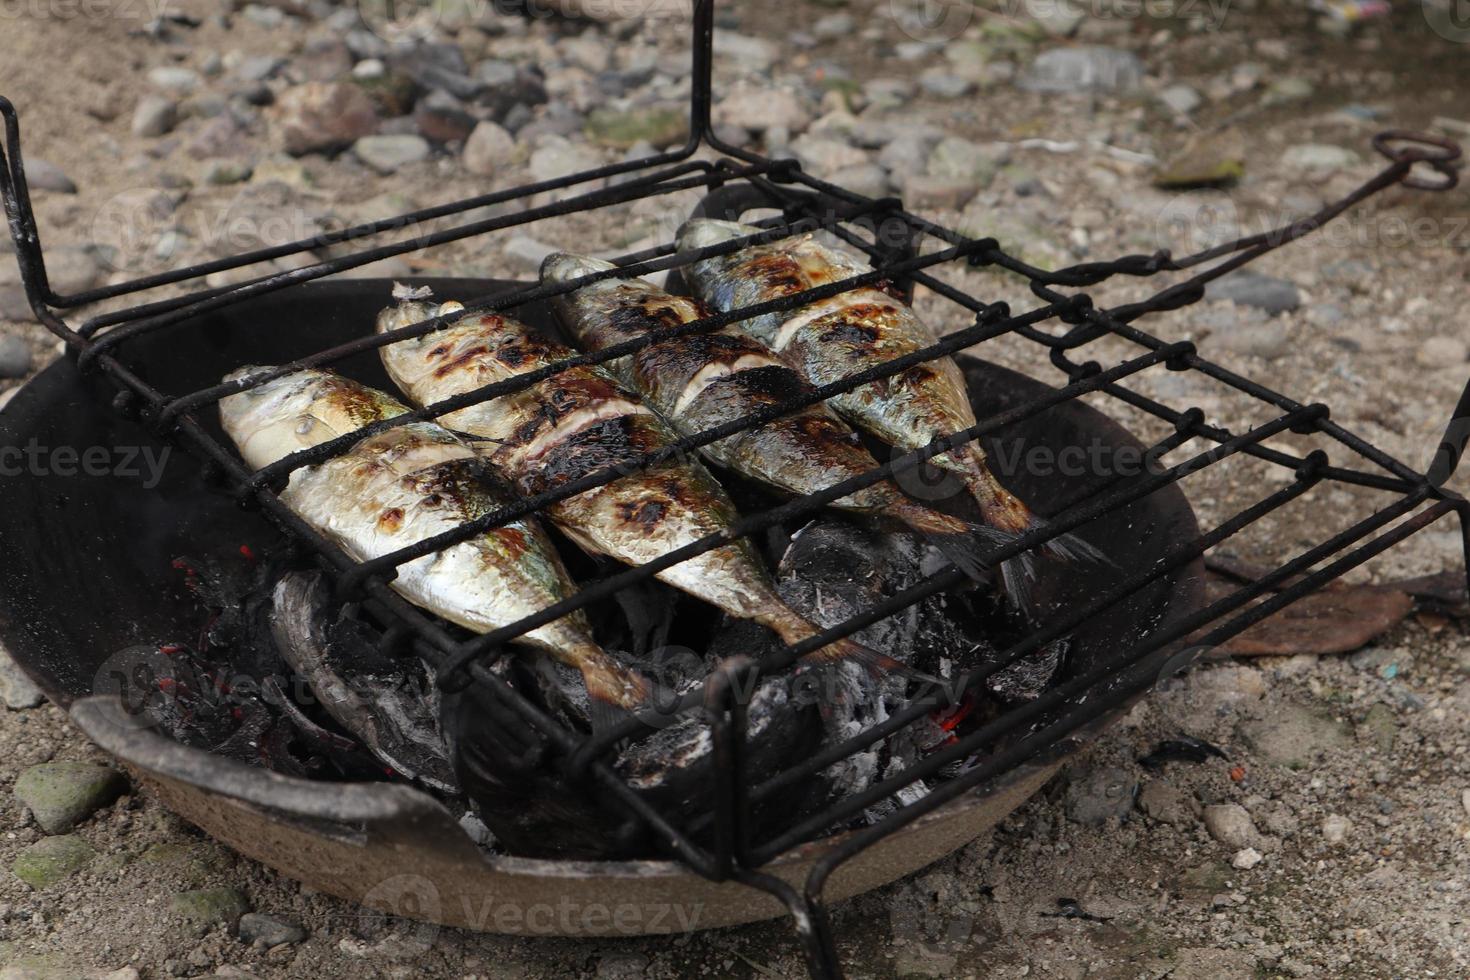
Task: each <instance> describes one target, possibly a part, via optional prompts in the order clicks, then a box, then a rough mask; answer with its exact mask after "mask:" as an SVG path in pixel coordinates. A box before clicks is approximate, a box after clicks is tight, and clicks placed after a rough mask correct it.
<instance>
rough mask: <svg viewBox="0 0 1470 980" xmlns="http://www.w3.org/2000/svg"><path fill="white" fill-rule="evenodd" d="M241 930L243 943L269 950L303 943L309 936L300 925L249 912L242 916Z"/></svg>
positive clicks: (288, 920)
mask: <svg viewBox="0 0 1470 980" xmlns="http://www.w3.org/2000/svg"><path fill="white" fill-rule="evenodd" d="M239 929H240V941H241V942H242V943H249V944H251V945H255V946H264V947H266V948H267V949H270V948H273V947H275V946H285V945H289V944H292V943H299V942H302V941H303V940H305V939H306V935H307V933H306V930H305V929H303V928H302V927H301V925H300V924H299V923H296V922H292V921H291V920H290V919H282V918H278V917H277V916H274V915H266V914H264V913H262V912H247V913H245V914H244V915H242V916H240V926H239Z"/></svg>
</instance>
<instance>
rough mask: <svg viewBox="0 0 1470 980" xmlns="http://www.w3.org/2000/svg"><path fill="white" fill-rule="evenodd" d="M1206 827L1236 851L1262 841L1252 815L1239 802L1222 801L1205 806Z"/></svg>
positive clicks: (1216, 837) (1217, 838) (1212, 835)
mask: <svg viewBox="0 0 1470 980" xmlns="http://www.w3.org/2000/svg"><path fill="white" fill-rule="evenodd" d="M1205 829H1206V830H1208V831H1209V832H1210V836H1211V837H1213V838H1215V840H1217V841H1219V842H1220V843H1222V844H1224V845H1225V846H1226V847H1228V848H1230V849H1231V850H1234V851H1239V850H1241V849H1243V848H1247V847H1254V846H1255V845H1256V844H1259V843H1260V842H1261V833H1260V831H1258V830H1256V825H1255V823H1254V822H1253V821H1252V820H1251V815H1250V814H1249V813H1247V812H1246V809H1245V807H1243V806H1241V805H1240V804H1238V803H1220V804H1217V805H1215V806H1207V807H1205Z"/></svg>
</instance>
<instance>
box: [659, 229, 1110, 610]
mask: <svg viewBox="0 0 1470 980" xmlns="http://www.w3.org/2000/svg"><path fill="white" fill-rule="evenodd" d="M760 231H761V229H759V228H756V227H753V226H751V225H743V224H739V223H736V222H732V221H717V220H713V219H708V218H697V219H694V220H692V221H689V222H687V223H686V224H685V225H684V226H683V227H682V228H681V229H680V230H679V235H678V247H679V249H680V250H681V251H688V250H694V249H700V248H707V247H709V246H711V245H717V244H720V243H721V242H726V241H729V240H731V239H734V238H743V237H745V236H747V235H753V234H757V233H759V232H760ZM683 271H684V275H685V279H686V280H687V281H688V282H689V284H690V285H691V287H693V289H694V291H695V292H696V294H697V295H698V296H699V297H700V298H701V299H703V300H704V301H705V302H707V303H708V304H710V305H711V306H712V307H714V308H716V309H718V310H721V311H729V310H734V309H738V308H740V307H744V306H750V305H752V304H755V303H761V302H765V301H768V300H772V299H776V298H779V297H781V296H789V295H792V294H794V293H799V292H802V291H804V290H807V289H812V288H815V287H818V286H823V285H827V284H829V283H833V282H837V281H839V280H842V279H848V278H851V277H853V276H856V275H861V274H862V273H865V272H869V271H871V270H870V269H869V268H868V267H867V266H865V265H864V264H863V263H862V262H861V261H860V260H859V259H858V258H857V257H855V256H853V255H850V254H846V253H844V252H842V251H839V250H838V249H835V248H831V247H829V246H827V245H824V244H823V243H822V242H820V241H818V240H817V239H816V238H815V237H813V236H812V235H797V236H793V237H791V238H786V239H782V240H780V241H777V242H772V243H770V244H765V245H758V246H754V247H751V248H746V249H742V250H739V251H736V252H732V253H730V254H728V255H720V256H714V257H711V258H707V259H702V260H700V261H697V262H694V263H692V264H690V265H688V266H686V267H684V270H683ZM738 325H739V327H740V328H741V329H743V330H744V331H746V332H747V333H749V334H751V335H752V336H754V337H755V338H757V339H758V340H760V341H762V342H763V343H766V344H768V345H770V347H771V348H772V349H774V350H775V351H776V352H778V353H779V354H781V355H782V356H783V357H784V358H785V359H786V361H787V362H788V363H789V364H790V365H791V366H792V367H794V368H796V369H797V370H798V371H800V372H802V374H804V375H805V376H806V378H807V380H809V381H810V382H812V383H813V384H816V385H825V384H830V383H832V382H835V381H840V380H842V379H843V378H845V377H846V376H848V375H850V374H853V373H856V372H858V371H862V370H865V369H867V368H871V367H875V366H877V365H880V364H883V363H885V362H887V361H891V360H893V359H894V358H897V357H902V356H904V355H906V354H911V353H913V352H914V351H918V350H921V349H923V348H925V347H928V346H930V345H932V344H933V343H934V342H935V336H934V334H933V333H932V332H931V331H930V329H929V328H928V326H927V325H926V324H925V323H924V322H923V321H922V320H920V319H919V318H918V316H917V315H916V314H915V313H914V311H913V310H912V309H910V308H909V306H908V305H907V304H905V303H903V302H902V301H901V300H898V299H895V298H894V297H893V296H890V295H889V294H888V293H886V292H884V291H883V290H881V289H877V288H874V287H864V288H860V289H851V290H848V291H846V292H843V293H839V294H838V295H836V296H833V297H831V298H829V299H825V300H819V301H818V302H815V303H812V304H809V305H807V306H804V307H801V308H799V309H797V310H795V311H793V312H784V313H780V312H773V313H767V314H763V315H761V316H757V317H752V318H750V319H748V320H742V321H739V324H738ZM830 403H831V405H832V407H833V408H835V409H836V410H837V412H838V413H839V414H841V415H842V416H843V417H845V418H846V419H848V420H849V421H850V422H852V423H853V424H854V425H856V426H858V427H859V428H862V429H864V430H866V431H868V432H870V433H872V434H873V435H875V436H877V437H878V438H879V439H882V440H883V441H884V442H887V443H889V444H890V445H893V446H897V447H899V448H901V449H905V450H913V449H921V448H923V447H924V446H927V445H928V444H929V443H931V442H933V441H934V440H935V439H937V438H939V437H941V436H947V435H950V434H952V433H955V432H958V431H960V430H962V429H967V428H970V427H971V426H973V425H975V411H974V409H973V408H972V407H971V405H970V399H969V397H968V395H967V393H966V389H965V379H964V376H963V375H962V374H961V373H960V369H959V365H958V364H956V363H955V362H954V360H953V359H952V358H949V357H941V358H936V359H934V360H930V361H926V362H924V363H922V364H917V365H914V366H913V367H910V368H908V369H906V370H904V371H903V372H901V373H899V374H897V375H894V376H892V377H889V378H885V379H883V380H880V381H875V382H872V383H870V384H866V385H862V386H860V387H858V388H855V389H853V390H852V391H849V392H846V393H844V394H841V395H836V396H834V397H833V398H832V399H830ZM929 462H930V463H931V464H932V465H934V466H936V467H938V468H940V469H943V470H947V471H950V472H953V473H955V474H957V475H958V476H959V477H960V478H961V479H963V480H964V483H965V486H966V488H967V489H968V490H969V492H970V494H971V495H972V496H973V497H974V498H975V501H976V503H978V504H979V505H980V512H981V514H982V515H983V517H984V519H985V522H986V523H987V524H989V525H990V526H991V527H992V528H993V529H995V530H996V531H997V532H1000V533H1001V534H1004V535H1006V536H1014V535H1018V534H1021V533H1023V532H1025V531H1027V530H1030V529H1031V528H1033V527H1036V526H1037V525H1038V524H1039V521H1038V519H1037V518H1036V517H1034V516H1033V515H1032V514H1031V511H1030V510H1029V509H1028V508H1027V507H1026V505H1025V504H1024V503H1022V502H1021V500H1019V499H1018V498H1017V497H1016V496H1015V495H1014V494H1012V493H1011V492H1010V491H1009V490H1007V489H1006V488H1005V487H1003V486H1001V484H1000V482H999V481H998V480H996V478H995V476H994V475H993V474H992V473H991V472H990V467H989V464H988V461H987V460H986V457H985V451H984V450H983V449H981V447H980V445H979V443H978V442H976V441H974V440H971V441H970V442H968V443H966V444H965V445H963V446H961V447H959V448H957V449H954V450H952V451H950V452H947V453H941V454H939V455H937V456H934V457H932V458H931V459H930V461H929ZM1048 550H1049V551H1050V552H1051V553H1053V554H1055V555H1057V556H1058V557H1063V558H1075V557H1080V556H1083V555H1087V556H1090V555H1091V552H1090V547H1089V546H1087V545H1085V544H1083V543H1081V542H1079V541H1077V539H1075V538H1067V537H1063V538H1058V539H1054V540H1053V541H1052V542H1049V544H1048ZM1002 573H1003V578H1004V580H1005V586H1006V591H1007V593H1008V594H1009V595H1010V597H1011V599H1012V600H1013V601H1014V602H1015V604H1016V605H1018V606H1019V607H1020V608H1022V609H1026V608H1028V607H1029V599H1028V593H1029V587H1030V583H1031V580H1032V578H1033V572H1032V569H1031V568H1030V567H1029V564H1028V562H1027V561H1026V556H1021V558H1020V560H1016V559H1013V560H1011V561H1008V562H1006V563H1005V564H1004V565H1003V567H1002Z"/></svg>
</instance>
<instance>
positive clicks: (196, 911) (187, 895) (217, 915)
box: [169, 888, 250, 929]
mask: <svg viewBox="0 0 1470 980" xmlns="http://www.w3.org/2000/svg"><path fill="white" fill-rule="evenodd" d="M169 906H170V908H171V909H172V910H173V913H174V914H175V915H176V916H178V917H179V918H180V919H183V920H184V922H186V923H188V924H189V925H192V926H195V927H198V928H202V929H208V928H209V927H211V926H219V925H222V926H225V927H226V928H231V929H233V928H234V927H235V925H236V923H238V922H239V921H240V918H241V917H242V916H243V915H245V913H247V912H249V911H250V902H249V901H248V900H247V899H246V898H245V896H244V895H242V894H240V892H238V891H236V890H235V889H233V888H201V889H199V890H198V891H188V892H179V893H178V894H177V895H175V896H174V897H173V899H172V900H171V901H170V902H169Z"/></svg>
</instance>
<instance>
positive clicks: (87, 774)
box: [15, 762, 128, 834]
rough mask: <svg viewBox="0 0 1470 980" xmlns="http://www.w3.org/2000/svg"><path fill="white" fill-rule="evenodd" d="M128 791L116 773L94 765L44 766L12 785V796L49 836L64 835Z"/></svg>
mask: <svg viewBox="0 0 1470 980" xmlns="http://www.w3.org/2000/svg"><path fill="white" fill-rule="evenodd" d="M127 791H128V781H127V779H125V778H124V777H123V775H122V773H120V772H118V771H117V770H116V769H109V768H108V767H107V766H103V765H98V764H97V763H95V762H47V763H43V764H42V765H39V766H31V767H30V768H29V769H27V770H26V771H25V772H23V773H21V774H20V778H19V779H17V780H16V781H15V796H16V798H17V799H19V800H20V801H21V802H22V803H24V804H25V805H26V806H27V807H28V808H30V811H31V815H32V816H34V817H35V818H36V823H37V824H39V825H40V827H41V829H42V830H44V831H46V833H48V834H64V833H66V832H67V831H69V830H71V829H72V828H73V827H75V826H77V824H79V823H81V822H82V821H84V820H86V819H87V818H88V817H90V816H91V815H92V814H93V813H95V812H97V811H98V810H100V809H101V808H102V807H104V806H107V805H108V804H109V803H111V802H112V801H113V800H116V799H117V798H118V797H119V796H121V795H123V794H124V793H126V792H127Z"/></svg>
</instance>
